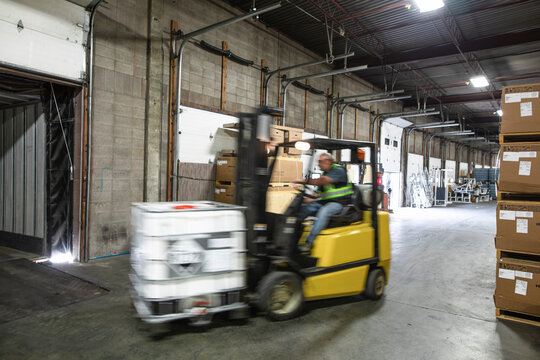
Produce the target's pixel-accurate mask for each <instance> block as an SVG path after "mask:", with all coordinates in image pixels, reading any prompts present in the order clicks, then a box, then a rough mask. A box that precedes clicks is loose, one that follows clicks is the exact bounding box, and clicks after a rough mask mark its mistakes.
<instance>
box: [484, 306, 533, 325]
mask: <svg viewBox="0 0 540 360" xmlns="http://www.w3.org/2000/svg"><path fill="white" fill-rule="evenodd" d="M495 316H496V317H497V319H501V320H510V321H514V322H519V323H522V324H528V325H533V326H539V327H540V316H534V315H529V314H522V313H519V312H515V311H508V310H503V309H499V308H495Z"/></svg>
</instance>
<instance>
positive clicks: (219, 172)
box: [216, 156, 236, 181]
mask: <svg viewBox="0 0 540 360" xmlns="http://www.w3.org/2000/svg"><path fill="white" fill-rule="evenodd" d="M216 181H236V157H234V156H217V157H216Z"/></svg>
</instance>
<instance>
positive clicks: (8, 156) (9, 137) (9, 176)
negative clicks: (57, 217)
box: [2, 109, 14, 232]
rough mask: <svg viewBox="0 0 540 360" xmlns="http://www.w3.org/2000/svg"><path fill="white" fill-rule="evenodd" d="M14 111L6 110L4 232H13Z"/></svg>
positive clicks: (3, 155)
mask: <svg viewBox="0 0 540 360" xmlns="http://www.w3.org/2000/svg"><path fill="white" fill-rule="evenodd" d="M13 114H14V112H13V109H6V110H4V141H3V143H4V152H3V154H2V159H3V162H4V164H3V165H4V188H3V189H2V191H3V192H4V219H3V223H2V230H4V231H9V232H12V231H13V212H14V209H13V181H14V178H13V122H14V121H13Z"/></svg>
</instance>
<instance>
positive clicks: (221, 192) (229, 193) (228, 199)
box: [214, 181, 236, 204]
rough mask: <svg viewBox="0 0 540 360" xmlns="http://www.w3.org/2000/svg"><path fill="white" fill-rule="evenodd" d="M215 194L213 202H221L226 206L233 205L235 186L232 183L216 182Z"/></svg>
mask: <svg viewBox="0 0 540 360" xmlns="http://www.w3.org/2000/svg"><path fill="white" fill-rule="evenodd" d="M215 192H216V194H215V196H214V201H217V202H222V203H226V204H234V196H235V192H236V185H235V184H234V183H222V182H220V181H216V190H215Z"/></svg>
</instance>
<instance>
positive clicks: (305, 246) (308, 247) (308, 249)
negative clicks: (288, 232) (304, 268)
mask: <svg viewBox="0 0 540 360" xmlns="http://www.w3.org/2000/svg"><path fill="white" fill-rule="evenodd" d="M312 247H313V245H311V244H310V243H308V242H305V243H303V244H300V245H298V249H299V250H300V252H301V253H304V254H309V253H310V252H311V248H312Z"/></svg>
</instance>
